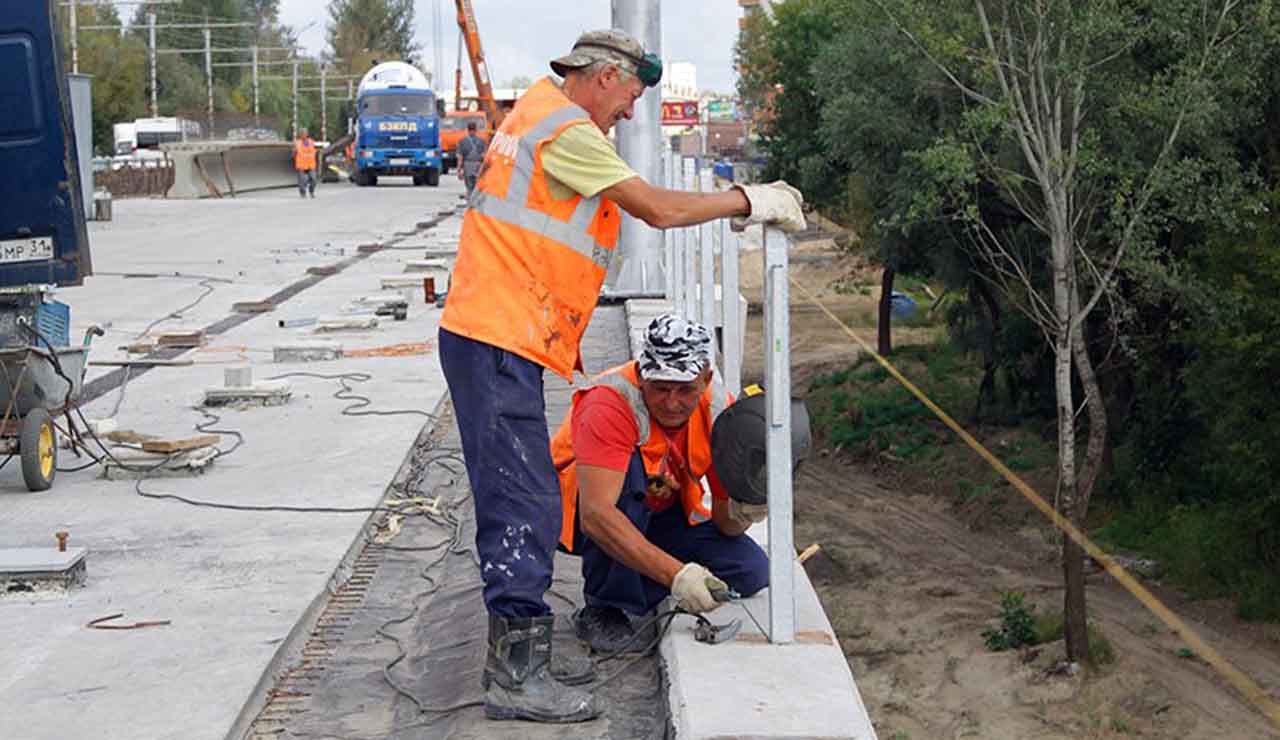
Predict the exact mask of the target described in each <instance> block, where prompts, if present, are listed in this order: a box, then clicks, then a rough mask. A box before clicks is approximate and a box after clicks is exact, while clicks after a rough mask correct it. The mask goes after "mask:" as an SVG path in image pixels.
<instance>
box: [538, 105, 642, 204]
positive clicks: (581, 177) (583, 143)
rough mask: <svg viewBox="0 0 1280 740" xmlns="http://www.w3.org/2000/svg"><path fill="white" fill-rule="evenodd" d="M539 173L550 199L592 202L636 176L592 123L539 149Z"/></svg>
mask: <svg viewBox="0 0 1280 740" xmlns="http://www.w3.org/2000/svg"><path fill="white" fill-rule="evenodd" d="M542 169H543V170H544V171H545V172H546V173H547V187H548V189H549V190H550V191H551V197H553V198H555V199H556V200H568V199H569V198H572V197H573V196H574V195H575V194H581V195H582V197H584V198H593V197H595V196H596V195H598V194H599V193H600V192H601V191H604V190H608V189H609V188H611V187H613V186H614V185H617V184H618V183H620V182H622V181H623V180H629V179H631V178H633V177H635V176H636V173H635V170H633V169H631V167H630V166H628V165H627V163H626V161H624V160H623V159H622V157H619V156H618V151H617V150H616V149H614V148H613V144H610V143H609V140H608V139H606V138H605V136H604V134H603V133H601V131H600V129H598V128H596V125H595V124H594V123H591V122H589V121H588V122H584V123H579V124H575V125H573V126H570V127H569V128H567V129H565V130H564V131H563V132H562V133H561V134H560V136H558V137H556V140H555V141H553V142H551V143H550V144H547V145H546V146H544V147H543V148H542Z"/></svg>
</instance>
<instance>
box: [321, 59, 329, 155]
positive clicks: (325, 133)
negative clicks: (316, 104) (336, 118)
mask: <svg viewBox="0 0 1280 740" xmlns="http://www.w3.org/2000/svg"><path fill="white" fill-rule="evenodd" d="M328 74H329V65H327V64H321V65H320V140H321V141H328V140H329V105H328V103H329V100H328V94H329V93H328V92H327V91H326V90H327V87H328V85H327V84H326V81H327V79H328Z"/></svg>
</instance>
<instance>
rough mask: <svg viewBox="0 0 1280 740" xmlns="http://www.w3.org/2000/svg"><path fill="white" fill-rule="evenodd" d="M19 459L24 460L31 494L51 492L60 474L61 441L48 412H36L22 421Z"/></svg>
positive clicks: (19, 437) (23, 469) (23, 478)
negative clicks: (59, 452) (59, 453)
mask: <svg viewBox="0 0 1280 740" xmlns="http://www.w3.org/2000/svg"><path fill="white" fill-rule="evenodd" d="M18 456H19V457H20V458H21V459H22V480H23V481H24V482H25V483H26V484H27V490H29V491H47V490H49V486H52V485H53V476H54V475H56V474H57V472H58V437H57V433H56V432H55V431H54V429H53V419H52V418H50V416H49V412H48V411H45V410H44V409H42V408H34V409H32V410H31V411H30V413H28V414H27V415H26V416H24V417H22V424H21V426H20V427H19V429H18Z"/></svg>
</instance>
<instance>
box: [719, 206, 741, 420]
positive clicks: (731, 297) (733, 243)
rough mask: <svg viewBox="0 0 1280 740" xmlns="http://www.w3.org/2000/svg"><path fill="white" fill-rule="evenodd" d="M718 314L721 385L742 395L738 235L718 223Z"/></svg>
mask: <svg viewBox="0 0 1280 740" xmlns="http://www.w3.org/2000/svg"><path fill="white" fill-rule="evenodd" d="M720 296H721V298H720V312H721V317H722V321H723V322H724V334H723V335H722V336H723V337H724V383H725V388H727V389H728V391H729V392H730V393H732V394H733V395H735V396H738V395H741V394H742V351H743V350H742V322H741V320H740V317H739V316H738V300H739V296H738V235H737V234H735V233H733V232H731V231H729V220H728V219H721V220H720Z"/></svg>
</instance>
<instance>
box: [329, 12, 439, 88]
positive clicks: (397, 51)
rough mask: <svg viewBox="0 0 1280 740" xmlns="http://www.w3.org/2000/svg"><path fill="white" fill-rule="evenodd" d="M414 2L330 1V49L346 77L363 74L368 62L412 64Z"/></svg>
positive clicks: (416, 48) (414, 52) (414, 53)
mask: <svg viewBox="0 0 1280 740" xmlns="http://www.w3.org/2000/svg"><path fill="white" fill-rule="evenodd" d="M413 15H414V8H413V0H329V26H328V34H329V48H330V50H331V51H332V53H333V56H334V57H335V58H336V59H338V60H339V63H338V64H339V67H340V68H342V69H343V70H344V73H345V74H355V73H360V72H364V71H365V70H366V69H368V67H367V63H368V61H371V60H372V59H373V58H376V59H378V60H380V61H384V62H386V61H403V62H409V63H410V64H412V63H413V62H414V60H415V57H416V56H417V53H418V49H419V46H418V44H417V43H415V42H414V40H413V33H414V18H413Z"/></svg>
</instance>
